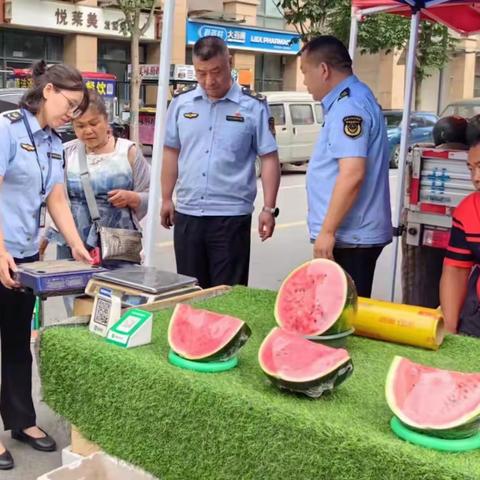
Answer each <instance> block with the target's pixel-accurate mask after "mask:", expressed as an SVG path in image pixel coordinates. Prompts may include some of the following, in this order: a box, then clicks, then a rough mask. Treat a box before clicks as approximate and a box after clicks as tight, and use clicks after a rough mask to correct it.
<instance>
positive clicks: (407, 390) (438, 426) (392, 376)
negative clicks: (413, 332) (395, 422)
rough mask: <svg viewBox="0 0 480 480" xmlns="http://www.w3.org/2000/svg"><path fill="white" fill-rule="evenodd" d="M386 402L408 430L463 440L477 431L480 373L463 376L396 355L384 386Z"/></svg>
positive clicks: (479, 418)
mask: <svg viewBox="0 0 480 480" xmlns="http://www.w3.org/2000/svg"><path fill="white" fill-rule="evenodd" d="M385 393H386V397H387V403H388V406H389V407H390V409H391V410H392V412H393V413H394V414H395V415H396V417H397V418H398V419H399V420H400V421H401V422H402V423H404V424H405V425H407V426H408V427H409V428H410V429H412V430H415V431H419V432H421V433H425V434H427V435H430V436H435V437H440V438H450V439H455V438H466V437H470V436H472V435H474V434H475V433H477V432H478V430H479V428H480V373H462V372H453V371H450V370H441V369H439V368H434V367H429V366H426V365H420V364H418V363H414V362H412V361H410V360H408V359H407V358H403V357H399V356H396V357H395V358H394V359H393V362H392V364H391V365H390V370H389V372H388V375H387V383H386V387H385Z"/></svg>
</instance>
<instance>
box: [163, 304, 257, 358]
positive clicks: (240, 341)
mask: <svg viewBox="0 0 480 480" xmlns="http://www.w3.org/2000/svg"><path fill="white" fill-rule="evenodd" d="M250 333H251V330H250V328H249V327H248V325H247V324H246V323H245V322H244V321H243V320H240V319H239V318H235V317H230V316H228V315H223V314H221V313H215V312H210V311H208V310H200V309H198V308H193V307H191V306H190V305H185V304H182V303H179V304H178V305H177V306H176V307H175V310H174V311H173V314H172V317H171V318H170V325H169V327H168V343H169V345H170V348H171V349H172V350H173V351H174V352H175V353H176V354H177V355H180V356H181V357H183V358H187V359H188V360H197V361H208V362H209V361H226V360H229V359H230V358H232V357H234V356H235V355H236V354H237V352H238V350H239V349H240V348H241V347H242V346H243V345H244V344H245V343H246V341H247V340H248V338H249V337H250Z"/></svg>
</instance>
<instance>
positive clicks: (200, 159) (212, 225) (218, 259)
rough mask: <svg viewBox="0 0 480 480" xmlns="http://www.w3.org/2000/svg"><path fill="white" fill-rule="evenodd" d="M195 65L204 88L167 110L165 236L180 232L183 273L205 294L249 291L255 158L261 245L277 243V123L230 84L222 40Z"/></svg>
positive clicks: (196, 54)
mask: <svg viewBox="0 0 480 480" xmlns="http://www.w3.org/2000/svg"><path fill="white" fill-rule="evenodd" d="M193 65H194V67H195V73H196V76H197V80H198V86H196V87H191V88H187V89H185V90H183V91H181V92H179V93H178V94H176V95H175V98H174V99H173V101H172V103H171V104H170V107H169V110H168V118H167V127H166V136H165V145H164V154H163V166H162V209H161V222H162V225H163V226H164V227H165V228H170V227H172V226H173V225H174V247H175V258H176V262H177V271H178V273H182V274H185V275H191V276H194V277H196V278H197V279H198V280H199V284H200V286H202V287H203V288H207V287H211V286H215V285H221V284H227V285H235V284H243V285H246V284H247V282H248V269H249V262H250V230H251V220H252V212H253V202H254V200H255V196H256V193H257V185H256V177H255V159H256V157H257V155H258V156H259V157H260V159H261V164H262V186H263V197H264V206H263V208H262V211H261V212H260V214H259V219H258V231H259V235H260V238H261V239H262V241H263V240H266V239H267V238H269V237H271V236H272V234H273V230H274V227H275V217H276V216H277V215H278V209H277V208H276V206H275V202H276V197H277V192H278V187H279V183H280V164H279V161H278V155H277V144H276V142H275V138H274V127H273V122H272V119H271V117H270V113H269V109H268V105H267V103H266V99H265V97H263V96H262V95H259V94H256V93H255V92H252V91H251V90H249V89H247V88H242V87H241V86H240V85H238V84H237V83H235V82H233V81H232V77H231V57H230V55H229V52H228V48H227V46H226V44H225V42H224V41H223V40H222V39H220V38H218V37H211V36H210V37H204V38H202V39H200V40H199V41H198V42H197V43H196V44H195V45H194V47H193ZM174 189H175V190H176V192H175V193H176V204H175V205H174V203H173V192H174Z"/></svg>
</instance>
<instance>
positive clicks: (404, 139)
mask: <svg viewBox="0 0 480 480" xmlns="http://www.w3.org/2000/svg"><path fill="white" fill-rule="evenodd" d="M419 25H420V11H418V12H416V13H414V14H413V15H412V18H411V21H410V40H409V42H408V54H407V72H406V77H405V100H404V105H403V117H402V133H401V137H400V156H399V159H398V173H397V195H396V200H397V201H396V205H397V209H396V211H395V215H394V219H393V227H394V231H395V230H396V231H397V233H398V227H399V225H400V224H401V220H402V213H403V195H404V191H403V189H404V186H405V179H404V176H405V164H406V160H407V148H408V133H409V132H408V130H409V124H410V113H411V111H412V97H413V85H414V80H415V51H416V49H417V43H418V29H419ZM398 239H399V237H398V235H395V234H394V237H393V261H392V266H393V268H392V272H391V278H390V281H391V283H390V285H391V286H390V300H391V301H392V302H393V300H394V296H395V277H396V274H397V257H398Z"/></svg>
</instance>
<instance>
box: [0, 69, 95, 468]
mask: <svg viewBox="0 0 480 480" xmlns="http://www.w3.org/2000/svg"><path fill="white" fill-rule="evenodd" d="M32 79H33V87H32V88H31V89H30V90H28V91H27V92H26V93H25V95H24V96H23V98H22V100H21V102H20V109H18V110H15V111H11V112H6V113H4V114H2V115H0V337H1V352H2V358H1V365H2V367H1V393H0V414H1V417H2V420H3V425H4V428H5V430H11V435H12V438H14V439H15V440H18V441H20V442H24V443H26V444H28V445H30V446H31V447H33V448H35V449H36V450H40V451H47V452H49V451H53V450H55V449H56V444H55V441H54V440H53V439H52V438H51V437H50V436H49V435H48V434H46V433H45V432H44V431H43V430H41V429H40V428H39V427H38V426H37V422H36V416H35V409H34V407H33V402H32V392H31V390H32V356H31V352H30V328H31V320H32V314H33V308H34V303H35V298H34V296H33V294H32V293H28V292H25V291H22V290H20V289H19V288H18V287H19V284H18V283H17V282H16V281H15V275H14V272H15V271H16V270H17V267H16V265H17V264H19V263H25V262H33V261H36V260H38V234H39V229H40V228H41V227H42V226H43V225H44V222H45V215H46V212H47V210H48V212H49V214H50V215H51V217H52V218H53V220H54V222H55V224H56V225H57V227H58V228H59V230H60V231H61V233H62V234H63V235H64V236H65V239H66V241H67V243H68V245H69V246H70V248H71V249H72V254H73V256H74V258H75V259H77V260H80V261H84V262H91V258H90V255H89V253H88V252H87V250H86V249H85V247H84V245H83V242H82V240H81V239H80V237H79V235H78V232H77V230H76V228H75V223H74V221H73V218H72V214H71V212H70V208H69V205H68V202H67V199H66V196H65V188H64V172H63V148H62V141H61V139H60V137H59V136H58V134H57V133H56V132H55V128H57V127H60V126H62V125H64V124H65V123H67V122H69V121H71V120H72V119H73V118H76V117H77V116H79V115H81V114H82V113H83V112H84V111H85V110H86V109H87V107H88V96H87V94H86V89H85V87H84V84H83V80H82V76H81V74H80V72H78V71H77V70H76V69H75V68H73V67H70V66H68V65H62V64H58V65H52V66H49V67H47V65H46V64H45V62H43V61H41V62H38V63H37V64H35V65H34V66H33V71H32ZM13 466H14V462H13V458H12V456H11V455H10V453H9V451H8V450H6V449H5V447H4V445H3V444H1V443H0V469H3V470H6V469H10V468H13Z"/></svg>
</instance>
